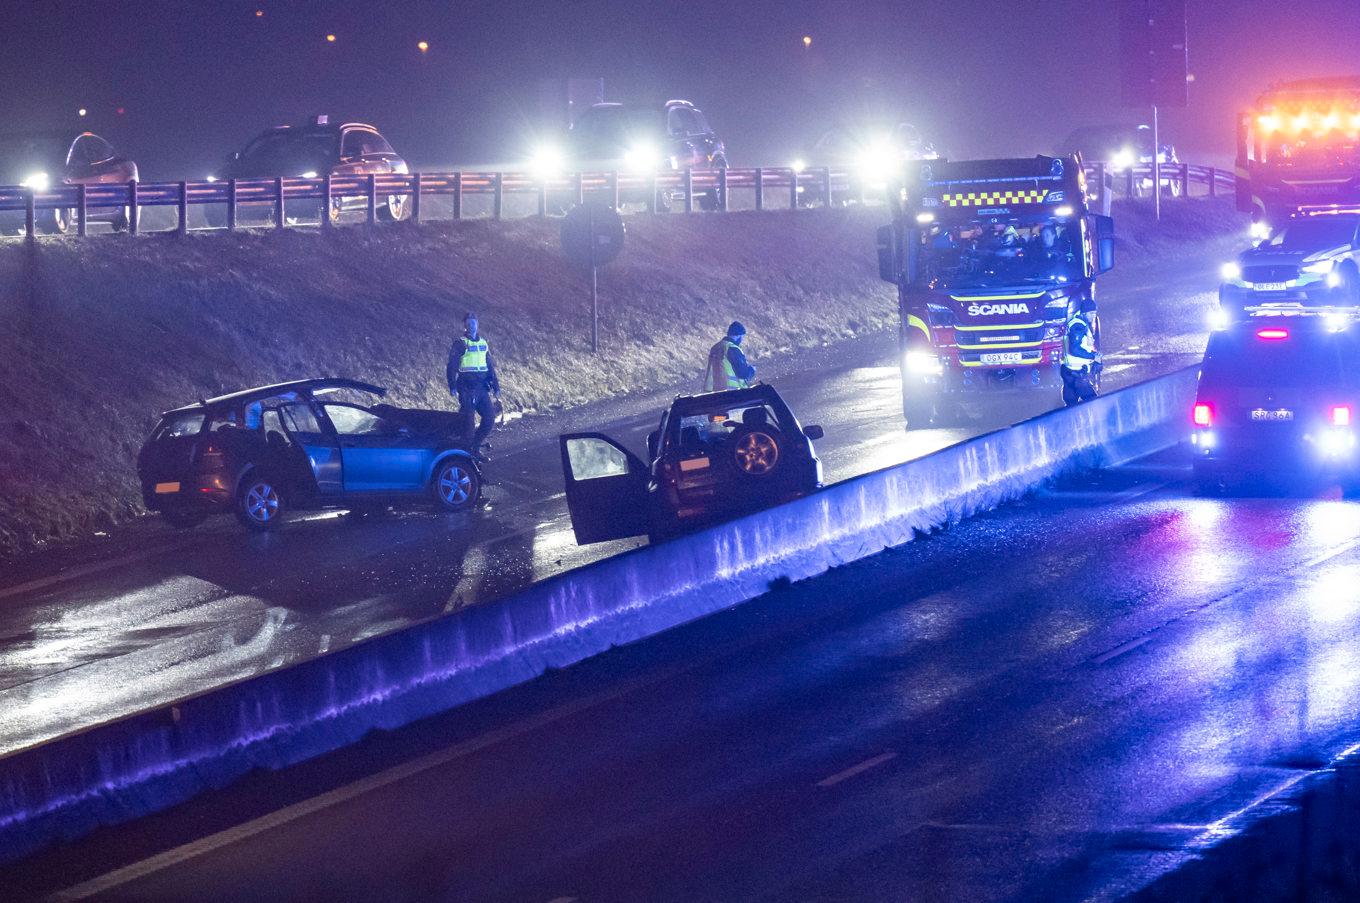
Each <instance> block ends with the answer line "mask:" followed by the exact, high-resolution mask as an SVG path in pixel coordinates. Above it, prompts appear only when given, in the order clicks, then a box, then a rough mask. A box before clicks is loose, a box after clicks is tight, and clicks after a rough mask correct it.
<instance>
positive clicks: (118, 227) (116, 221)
mask: <svg viewBox="0 0 1360 903" xmlns="http://www.w3.org/2000/svg"><path fill="white" fill-rule="evenodd" d="M226 224H227V214H226V213H225V212H223V214H222V225H224V226H225V225H226ZM109 225H110V226H112V227H113V231H114V232H126V231H127V230H128V227H130V226H131V225H132V213H131V212H130V210H129V208H127V207H124V208H123V209H122V210H119V211H118V215H117V216H115V217H114V218H113V220H112V221H111V222H110V223H109Z"/></svg>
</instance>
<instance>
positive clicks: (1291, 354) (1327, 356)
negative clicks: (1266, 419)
mask: <svg viewBox="0 0 1360 903" xmlns="http://www.w3.org/2000/svg"><path fill="white" fill-rule="evenodd" d="M1281 328H1284V329H1287V330H1288V332H1289V336H1288V338H1284V339H1262V338H1259V337H1258V336H1257V335H1256V332H1257V329H1256V328H1255V327H1253V328H1252V329H1250V330H1241V331H1236V332H1216V333H1214V334H1213V335H1212V336H1210V338H1209V347H1208V349H1207V350H1206V351H1205V352H1204V365H1203V369H1202V370H1201V374H1202V378H1201V381H1202V382H1203V383H1204V384H1205V385H1208V386H1222V387H1233V386H1244V387H1251V388H1263V389H1268V388H1282V389H1296V388H1310V387H1316V386H1336V385H1350V384H1353V383H1355V382H1356V381H1357V380H1356V371H1357V369H1360V346H1358V345H1357V342H1356V339H1355V337H1354V336H1352V335H1350V334H1349V333H1323V332H1313V331H1311V330H1308V331H1303V330H1298V329H1290V328H1289V327H1281Z"/></svg>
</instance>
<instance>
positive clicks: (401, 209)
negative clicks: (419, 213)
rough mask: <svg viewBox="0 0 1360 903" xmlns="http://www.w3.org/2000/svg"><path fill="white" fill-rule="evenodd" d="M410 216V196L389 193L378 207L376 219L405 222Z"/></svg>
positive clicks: (388, 221) (387, 221)
mask: <svg viewBox="0 0 1360 903" xmlns="http://www.w3.org/2000/svg"><path fill="white" fill-rule="evenodd" d="M410 218H411V196H410V195H409V194H389V195H388V196H387V202H386V203H385V204H383V205H382V206H381V207H379V208H378V219H380V220H382V221H383V222H386V223H400V222H405V221H406V220H408V219H410Z"/></svg>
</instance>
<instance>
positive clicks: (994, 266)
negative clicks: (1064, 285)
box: [920, 219, 1082, 289]
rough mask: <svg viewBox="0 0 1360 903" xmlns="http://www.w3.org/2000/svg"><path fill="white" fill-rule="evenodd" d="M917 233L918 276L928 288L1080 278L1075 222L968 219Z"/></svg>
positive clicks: (1051, 282) (1078, 243)
mask: <svg viewBox="0 0 1360 903" xmlns="http://www.w3.org/2000/svg"><path fill="white" fill-rule="evenodd" d="M920 236H921V269H920V274H921V275H920V278H921V279H922V280H923V281H924V282H926V283H927V284H928V285H930V287H931V288H940V289H950V288H953V289H959V288H968V289H972V288H988V287H1000V286H1010V285H1017V284H1024V285H1030V284H1054V283H1060V282H1072V281H1075V280H1078V279H1081V278H1082V267H1081V255H1080V253H1079V249H1080V244H1081V238H1080V233H1079V232H1078V231H1077V227H1076V226H1075V225H1072V224H1068V223H1055V222H1052V221H1049V220H1047V219H1045V220H1043V221H1040V222H1034V223H991V222H985V223H984V222H979V221H976V220H974V221H970V222H964V223H959V224H954V225H943V224H936V225H934V226H931V227H930V229H929V230H928V231H922V232H921V233H920Z"/></svg>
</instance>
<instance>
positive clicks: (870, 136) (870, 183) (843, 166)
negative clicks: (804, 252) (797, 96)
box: [789, 122, 940, 205]
mask: <svg viewBox="0 0 1360 903" xmlns="http://www.w3.org/2000/svg"><path fill="white" fill-rule="evenodd" d="M939 157H940V154H939V152H938V151H937V150H936V148H935V145H934V144H933V143H932V142H930V141H928V140H927V139H926V138H925V136H923V135H922V134H921V130H920V129H918V128H917V127H916V126H914V125H912V124H911V123H910V122H898V123H897V124H896V125H894V126H892V127H891V128H884V127H878V128H872V127H866V126H864V125H862V124H857V125H853V126H847V125H837V126H835V127H833V128H830V129H827V130H826V131H825V132H823V133H822V134H821V136H820V137H819V138H818V139H817V140H816V141H815V142H813V145H812V147H811V149H810V150H809V151H808V153H806V154H804V155H800V156H797V157H795V158H794V160H793V161H792V162H791V163H790V164H789V167H790V168H791V169H792V170H793V171H794V172H797V173H800V174H801V173H803V172H804V171H806V170H807V169H809V168H810V169H813V170H816V169H820V168H822V167H828V168H830V169H831V170H833V171H843V172H847V173H849V175H850V179H851V183H852V186H853V191H852V192H851V193H850V194H849V195H847V196H846V198H845V201H846V203H853V202H856V201H860V200H863V199H864V197H865V194H866V192H867V193H868V195H870V196H873V195H875V194H881V192H883V191H884V190H886V189H887V187H888V186H889V185H890V184H893V183H897V182H900V181H901V180H902V179H903V178H904V177H905V174H906V166H907V164H908V163H910V162H911V161H913V160H936V159H939ZM821 195H822V182H821V180H820V179H819V178H805V179H803V180H801V181H800V183H799V185H798V199H799V202H800V203H801V204H807V205H810V204H813V203H820V202H821V200H822V197H821Z"/></svg>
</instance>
